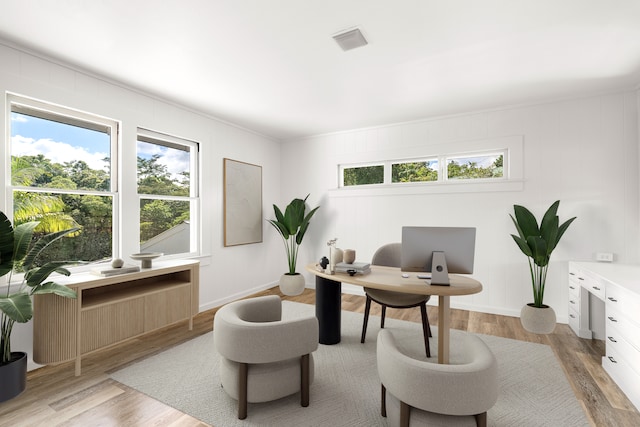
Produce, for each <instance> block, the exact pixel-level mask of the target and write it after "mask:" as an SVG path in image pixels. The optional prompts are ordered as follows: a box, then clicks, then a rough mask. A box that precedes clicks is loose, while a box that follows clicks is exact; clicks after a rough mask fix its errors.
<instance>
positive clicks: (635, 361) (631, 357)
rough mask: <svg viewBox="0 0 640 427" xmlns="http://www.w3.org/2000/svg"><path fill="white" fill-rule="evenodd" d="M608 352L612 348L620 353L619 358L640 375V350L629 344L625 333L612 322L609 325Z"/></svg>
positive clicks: (608, 352) (614, 351) (616, 352)
mask: <svg viewBox="0 0 640 427" xmlns="http://www.w3.org/2000/svg"><path fill="white" fill-rule="evenodd" d="M605 342H606V344H607V351H606V353H607V354H610V352H611V350H613V352H611V353H615V354H617V355H618V358H622V359H624V363H625V364H626V365H628V366H629V367H630V368H632V369H633V370H634V371H635V373H636V374H637V375H639V376H640V351H638V349H636V348H635V347H634V346H632V345H631V344H629V342H628V341H627V340H626V339H625V337H624V335H623V334H622V333H621V332H620V331H619V330H618V329H617V328H616V327H614V326H612V325H611V324H608V325H607V339H606V340H605Z"/></svg>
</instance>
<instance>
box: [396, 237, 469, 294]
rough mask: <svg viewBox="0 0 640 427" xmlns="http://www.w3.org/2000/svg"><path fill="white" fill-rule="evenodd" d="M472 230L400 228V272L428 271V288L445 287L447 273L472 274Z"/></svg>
mask: <svg viewBox="0 0 640 427" xmlns="http://www.w3.org/2000/svg"><path fill="white" fill-rule="evenodd" d="M475 247H476V229H475V227H402V261H401V270H402V271H412V272H415V271H417V272H425V273H426V272H429V273H431V284H432V285H448V284H449V273H452V274H471V273H473V260H474V255H475Z"/></svg>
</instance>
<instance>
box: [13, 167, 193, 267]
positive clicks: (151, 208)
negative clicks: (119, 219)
mask: <svg viewBox="0 0 640 427" xmlns="http://www.w3.org/2000/svg"><path fill="white" fill-rule="evenodd" d="M159 158H160V156H158V155H156V156H153V157H151V158H150V159H143V158H142V157H138V167H139V173H138V185H139V187H138V188H139V190H138V191H139V193H141V194H155V195H187V196H188V195H189V176H188V174H183V176H181V177H180V178H177V179H175V178H172V177H171V174H170V173H169V172H168V171H167V168H166V166H164V165H162V164H160V163H159V161H158V160H159ZM106 160H107V161H106V164H109V162H108V159H106ZM11 173H12V185H14V186H20V187H31V188H37V191H15V192H14V224H15V225H18V224H21V223H24V222H28V221H40V225H39V226H38V228H37V229H36V235H35V238H39V237H40V236H41V235H43V234H47V233H50V232H53V231H59V230H64V229H68V228H71V227H78V226H79V227H81V231H80V232H78V233H76V234H75V235H71V236H70V237H68V238H64V239H61V240H59V241H58V242H56V243H55V245H56V246H55V248H51V250H49V251H47V254H48V255H49V257H50V258H51V259H66V260H85V261H99V260H103V259H109V258H111V257H112V212H113V200H112V197H111V195H105V196H100V195H95V193H96V192H100V191H105V192H108V191H109V187H110V177H109V173H108V172H107V171H105V170H96V169H92V168H90V167H89V166H88V165H87V164H86V163H85V162H83V161H71V162H65V163H63V164H59V163H52V162H51V161H50V160H49V159H47V158H46V157H44V156H43V155H37V156H19V157H16V156H13V157H12V159H11ZM46 189H51V191H47V190H46ZM58 189H60V190H69V191H70V193H67V192H58V191H56V190H58ZM76 190H90V191H92V192H93V193H94V194H83V193H82V191H79V192H74V191H76ZM140 208H141V240H142V241H143V242H144V241H146V240H147V239H149V238H151V237H154V236H155V235H157V234H159V233H161V232H162V231H165V230H167V229H169V228H171V227H173V226H174V225H176V224H179V223H180V222H182V221H184V220H186V219H188V218H189V203H188V202H184V201H171V200H154V199H145V200H143V201H142V202H141V206H140ZM45 261H46V260H44V259H42V260H40V262H45Z"/></svg>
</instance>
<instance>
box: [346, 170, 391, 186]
mask: <svg viewBox="0 0 640 427" xmlns="http://www.w3.org/2000/svg"><path fill="white" fill-rule="evenodd" d="M383 182H384V166H383V165H376V166H363V167H355V168H345V169H344V185H345V187H346V186H349V185H366V184H382V183H383Z"/></svg>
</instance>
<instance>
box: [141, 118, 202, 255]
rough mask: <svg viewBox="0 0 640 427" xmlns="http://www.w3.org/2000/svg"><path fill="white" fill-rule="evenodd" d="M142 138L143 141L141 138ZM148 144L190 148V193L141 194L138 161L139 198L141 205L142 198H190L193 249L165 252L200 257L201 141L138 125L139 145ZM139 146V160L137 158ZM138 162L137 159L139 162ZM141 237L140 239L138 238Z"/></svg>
mask: <svg viewBox="0 0 640 427" xmlns="http://www.w3.org/2000/svg"><path fill="white" fill-rule="evenodd" d="M140 138H142V140H141V139H140ZM139 140H141V141H142V142H145V143H148V144H157V145H162V146H165V147H169V148H174V149H182V148H181V147H189V149H188V150H185V151H188V152H189V155H190V161H189V196H175V195H162V194H146V193H138V182H137V164H136V196H137V200H138V208H139V207H140V205H141V202H142V200H169V201H182V202H184V201H188V202H189V223H190V227H189V252H180V253H177V254H165V258H184V257H196V256H200V254H201V252H202V250H201V247H202V242H201V238H200V230H201V222H200V217H201V212H200V206H201V203H200V143H199V142H196V141H193V140H190V139H187V138H182V137H178V136H174V135H170V134H167V133H163V132H158V131H155V130H151V129H148V128H144V127H138V128H137V131H136V147H137V144H138V141H139ZM137 157H138V155H137V148H136V159H137ZM136 163H137V162H136ZM138 230H140V213H139V214H138ZM138 240H140V239H138ZM138 248H140V242H138Z"/></svg>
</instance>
